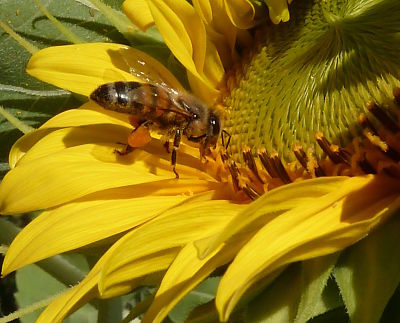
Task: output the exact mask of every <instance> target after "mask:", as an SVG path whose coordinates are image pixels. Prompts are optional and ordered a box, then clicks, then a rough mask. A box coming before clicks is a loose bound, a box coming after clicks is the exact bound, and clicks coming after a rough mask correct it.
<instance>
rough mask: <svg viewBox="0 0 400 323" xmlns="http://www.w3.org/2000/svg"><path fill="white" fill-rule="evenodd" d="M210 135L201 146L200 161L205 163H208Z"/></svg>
mask: <svg viewBox="0 0 400 323" xmlns="http://www.w3.org/2000/svg"><path fill="white" fill-rule="evenodd" d="M209 141H210V140H209V135H207V136H206V138H205V139H204V141H203V143H202V144H201V145H200V161H202V162H203V161H204V162H206V161H207V159H206V152H207V149H208V143H209Z"/></svg>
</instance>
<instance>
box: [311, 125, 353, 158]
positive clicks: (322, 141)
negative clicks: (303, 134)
mask: <svg viewBox="0 0 400 323" xmlns="http://www.w3.org/2000/svg"><path fill="white" fill-rule="evenodd" d="M315 139H316V140H317V143H318V145H319V146H320V147H321V149H322V150H323V151H324V153H325V154H327V155H328V157H329V158H330V160H332V161H333V162H334V163H335V164H340V163H344V164H349V160H350V157H351V155H350V153H349V152H348V151H346V150H345V149H343V148H340V147H339V146H337V145H332V144H331V143H330V142H329V141H328V139H326V137H325V136H324V134H323V133H322V132H317V133H316V134H315Z"/></svg>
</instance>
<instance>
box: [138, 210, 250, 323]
mask: <svg viewBox="0 0 400 323" xmlns="http://www.w3.org/2000/svg"><path fill="white" fill-rule="evenodd" d="M229 206H230V207H229V208H227V209H225V210H224V211H223V212H224V213H231V216H235V214H238V213H239V212H240V211H241V210H242V209H244V208H246V206H245V205H240V206H239V205H229ZM219 229H220V227H219V226H209V227H208V228H207V230H204V231H203V232H202V235H209V234H212V233H213V232H215V231H216V230H219ZM240 248H241V245H240V244H235V245H233V246H231V245H230V246H224V247H222V248H220V249H218V250H215V251H214V253H213V254H210V255H209V256H208V257H207V258H205V259H202V260H200V259H199V258H198V255H197V249H196V248H195V247H194V245H193V244H192V243H189V244H187V245H186V246H185V247H184V248H183V249H182V250H181V251H180V252H179V254H178V255H177V257H176V258H175V260H174V262H173V263H172V264H171V266H170V267H169V268H168V271H167V272H166V274H165V275H164V278H163V280H162V282H161V285H160V287H159V289H158V291H157V294H156V296H155V298H154V300H153V302H152V304H151V306H150V308H149V309H148V311H147V312H146V314H145V316H144V318H143V322H161V321H162V320H163V319H164V318H165V317H166V315H168V313H169V311H170V310H171V309H172V308H173V307H174V306H175V305H176V304H177V303H178V302H179V301H180V300H181V299H182V298H183V297H184V296H185V295H186V294H187V293H189V292H190V291H191V290H192V289H193V288H195V287H196V286H197V285H198V284H199V283H201V282H202V281H203V280H204V279H205V278H207V277H208V276H209V275H210V274H211V273H212V272H213V271H214V270H215V269H216V268H218V267H220V266H222V265H224V264H226V263H228V262H229V261H231V260H232V258H233V257H234V256H235V255H236V253H237V252H238V250H239V249H240Z"/></svg>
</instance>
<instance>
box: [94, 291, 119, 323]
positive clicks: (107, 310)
mask: <svg viewBox="0 0 400 323" xmlns="http://www.w3.org/2000/svg"><path fill="white" fill-rule="evenodd" d="M121 320H122V301H121V298H120V297H114V298H110V299H104V300H100V302H99V311H98V316H97V322H98V323H112V322H120V321H121Z"/></svg>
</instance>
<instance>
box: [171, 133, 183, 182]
mask: <svg viewBox="0 0 400 323" xmlns="http://www.w3.org/2000/svg"><path fill="white" fill-rule="evenodd" d="M180 142H181V129H179V128H177V129H176V130H175V137H174V147H173V148H172V154H171V165H172V167H173V168H172V169H173V171H174V173H175V176H176V178H179V174H178V173H177V172H176V170H175V166H176V151H177V150H178V148H179V144H180Z"/></svg>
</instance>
